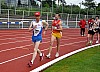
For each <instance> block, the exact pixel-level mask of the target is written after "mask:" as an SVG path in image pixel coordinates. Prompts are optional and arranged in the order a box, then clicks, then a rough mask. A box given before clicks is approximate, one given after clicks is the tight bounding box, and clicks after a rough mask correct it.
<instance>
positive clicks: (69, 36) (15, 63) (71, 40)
mask: <svg viewBox="0 0 100 72" xmlns="http://www.w3.org/2000/svg"><path fill="white" fill-rule="evenodd" d="M50 34H51V32H50V31H47V33H46V35H45V36H43V41H42V43H41V45H40V47H39V49H40V50H42V52H43V53H44V54H45V55H46V54H47V53H48V47H49V44H50ZM31 35H32V33H31V32H28V30H0V72H29V71H31V70H33V69H35V68H37V67H39V66H41V65H43V64H45V63H47V62H49V61H51V60H53V59H55V53H56V42H55V43H54V45H53V50H52V55H51V59H47V58H46V57H44V60H43V61H39V55H37V57H36V59H35V62H34V65H33V66H32V67H31V68H29V67H28V66H27V63H28V62H29V60H31V57H32V52H33V46H32V42H31ZM86 39H87V38H86V37H81V36H80V34H79V29H64V30H63V37H62V39H61V45H60V47H61V48H60V56H62V55H64V54H66V53H69V52H71V51H74V50H77V49H80V48H82V47H85V45H86Z"/></svg>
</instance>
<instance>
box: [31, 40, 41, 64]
mask: <svg viewBox="0 0 100 72" xmlns="http://www.w3.org/2000/svg"><path fill="white" fill-rule="evenodd" d="M33 44H34V43H33ZM39 44H40V41H38V42H36V43H35V44H34V45H35V47H34V52H33V56H32V60H31V62H32V64H33V62H34V60H35V58H36V55H37V51H38V47H39Z"/></svg>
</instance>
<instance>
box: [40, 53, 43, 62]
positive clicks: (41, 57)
mask: <svg viewBox="0 0 100 72" xmlns="http://www.w3.org/2000/svg"><path fill="white" fill-rule="evenodd" d="M43 56H44V54H43V53H42V56H40V61H42V60H43Z"/></svg>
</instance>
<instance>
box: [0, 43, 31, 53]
mask: <svg viewBox="0 0 100 72" xmlns="http://www.w3.org/2000/svg"><path fill="white" fill-rule="evenodd" d="M32 45H33V44H29V45H25V46H19V47H14V48H10V49H5V50H0V53H1V52H5V51H10V50H15V49H24V47H26V46H32ZM27 49H28V48H27Z"/></svg>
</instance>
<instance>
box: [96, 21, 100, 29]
mask: <svg viewBox="0 0 100 72" xmlns="http://www.w3.org/2000/svg"><path fill="white" fill-rule="evenodd" d="M95 23H96V25H97V27H96V28H99V27H100V20H97V21H96V20H95Z"/></svg>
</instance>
